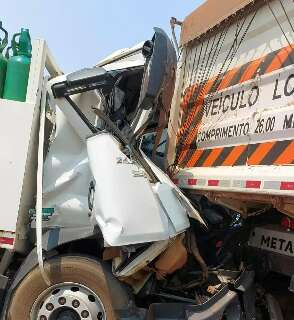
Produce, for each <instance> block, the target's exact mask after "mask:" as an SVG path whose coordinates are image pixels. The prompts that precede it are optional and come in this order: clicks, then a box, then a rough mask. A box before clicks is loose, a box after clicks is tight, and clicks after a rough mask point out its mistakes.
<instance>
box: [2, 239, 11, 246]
mask: <svg viewBox="0 0 294 320" xmlns="http://www.w3.org/2000/svg"><path fill="white" fill-rule="evenodd" d="M3 244H6V245H10V246H12V245H13V244H14V238H8V237H0V246H1V245H3Z"/></svg>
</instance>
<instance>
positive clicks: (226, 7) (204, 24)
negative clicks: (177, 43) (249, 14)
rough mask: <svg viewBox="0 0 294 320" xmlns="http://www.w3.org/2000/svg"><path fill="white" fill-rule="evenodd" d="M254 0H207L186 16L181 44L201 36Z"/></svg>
mask: <svg viewBox="0 0 294 320" xmlns="http://www.w3.org/2000/svg"><path fill="white" fill-rule="evenodd" d="M253 2H255V1H254V0H225V1H220V0H207V1H205V2H204V3H203V4H202V5H201V6H200V7H198V8H197V9H196V10H195V11H193V12H192V13H191V14H190V15H188V16H187V17H186V19H185V20H184V22H183V25H182V33H181V45H185V44H186V43H187V42H189V41H191V40H193V39H195V38H197V37H199V36H200V35H202V34H203V33H205V32H207V31H208V30H210V29H211V28H213V27H215V26H216V25H218V24H219V23H221V22H222V21H223V20H225V19H227V18H228V17H230V16H232V15H233V14H235V13H236V12H238V11H239V10H240V9H242V8H244V7H245V6H247V5H248V4H250V3H253Z"/></svg>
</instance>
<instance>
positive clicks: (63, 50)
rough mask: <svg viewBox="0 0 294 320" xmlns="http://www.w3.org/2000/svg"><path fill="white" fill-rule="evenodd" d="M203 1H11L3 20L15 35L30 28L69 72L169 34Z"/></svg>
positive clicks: (3, 4)
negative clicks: (173, 21)
mask: <svg viewBox="0 0 294 320" xmlns="http://www.w3.org/2000/svg"><path fill="white" fill-rule="evenodd" d="M201 2H202V0H193V1H192V0H184V1H183V0H148V1H142V0H137V1H136V0H124V1H122V0H27V1H24V0H8V1H1V15H0V19H2V21H3V26H4V27H6V28H7V29H8V31H9V33H10V35H12V34H13V33H16V32H17V31H18V30H19V29H20V28H21V27H28V28H29V29H30V32H31V36H32V38H43V39H45V40H46V41H47V42H48V44H49V47H50V48H51V51H52V53H53V55H54V56H55V59H56V61H57V62H58V64H59V65H60V67H61V68H62V69H63V70H64V71H65V72H69V71H73V70H76V69H78V68H82V67H85V66H92V65H94V64H95V63H96V62H98V61H99V60H100V59H101V58H103V57H105V56H106V55H108V54H109V53H111V52H113V51H115V50H117V49H120V48H123V47H129V46H132V45H134V44H136V43H138V42H141V41H143V40H147V39H149V38H151V37H152V27H153V26H157V27H161V28H163V29H164V30H166V31H168V32H169V31H170V27H169V19H170V17H171V16H175V17H177V18H178V19H183V18H184V17H185V16H186V15H187V14H189V13H190V12H191V11H192V10H194V9H195V8H196V7H197V6H198V5H199V4H200V3H201Z"/></svg>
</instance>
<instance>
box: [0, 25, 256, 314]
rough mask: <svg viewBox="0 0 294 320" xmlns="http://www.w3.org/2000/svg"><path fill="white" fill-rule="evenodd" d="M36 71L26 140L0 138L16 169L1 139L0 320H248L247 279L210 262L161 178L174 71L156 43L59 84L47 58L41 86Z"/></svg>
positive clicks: (193, 223) (183, 202)
mask: <svg viewBox="0 0 294 320" xmlns="http://www.w3.org/2000/svg"><path fill="white" fill-rule="evenodd" d="M38 53H40V52H39V51H33V60H32V66H31V75H30V77H32V72H33V70H34V68H32V67H33V66H34V61H35V60H34V59H36V57H38V56H39V55H38ZM45 58H46V55H45V53H44V58H43V60H42V61H41V62H40V64H39V68H38V69H36V70H38V75H39V81H38V82H36V83H35V93H37V95H36V96H35V97H34V103H33V104H32V105H31V111H30V112H31V116H30V117H28V118H23V119H25V121H23V123H26V124H27V128H26V130H25V131H24V129H23V128H22V127H17V128H15V129H14V128H11V132H13V134H11V135H10V137H11V136H14V135H15V136H17V138H16V137H15V140H11V141H15V143H16V141H17V139H20V138H22V139H23V140H24V141H23V142H24V144H23V145H21V146H22V147H23V148H24V149H18V152H19V154H21V157H20V156H18V157H15V153H14V152H15V148H14V145H13V144H12V145H10V146H8V144H7V141H6V139H2V137H1V139H2V140H1V143H2V142H3V145H4V146H6V147H5V148H7V150H9V152H8V153H7V158H4V160H3V161H1V175H2V174H4V172H7V173H8V174H13V173H15V172H16V171H13V170H12V169H11V168H10V167H9V165H8V164H10V162H11V163H13V164H15V165H14V167H17V166H18V165H20V166H21V170H22V171H21V172H19V177H18V180H17V181H18V185H17V187H18V189H17V190H18V191H19V190H22V192H18V194H17V195H16V194H15V197H16V199H17V201H18V202H17V203H15V202H13V204H14V207H9V205H8V204H12V202H11V201H12V199H10V198H7V199H4V200H3V201H4V202H5V204H6V203H7V206H6V209H7V210H6V211H5V212H2V214H1V217H2V220H1V225H2V226H3V227H1V228H0V229H3V232H2V234H1V238H0V240H1V242H2V245H1V248H2V251H1V261H0V287H1V293H2V297H0V298H1V302H2V303H1V305H2V319H10V320H19V319H32V320H35V319H40V320H53V319H56V320H57V319H58V320H66V319H211V320H212V319H220V318H223V317H226V318H227V319H241V318H242V319H244V317H246V319H247V318H248V319H250V315H252V314H253V315H254V308H255V293H254V292H255V290H254V284H253V279H254V272H253V271H252V270H250V269H249V268H247V267H246V266H241V265H237V266H236V265H234V266H232V264H231V262H232V260H230V257H229V258H228V256H227V253H226V252H225V254H224V255H223V256H222V254H220V256H222V259H220V260H218V262H217V263H216V262H212V260H213V259H214V258H215V257H214V255H215V252H216V250H217V249H216V248H215V247H209V243H210V242H209V239H208V235H209V233H208V232H207V225H206V223H205V222H204V220H203V219H202V217H201V216H200V214H199V212H198V210H197V209H196V207H195V206H194V205H197V203H194V204H192V203H191V202H190V200H188V198H187V197H186V196H185V195H184V194H183V193H182V191H181V190H180V189H179V188H178V187H177V186H176V185H175V184H174V183H173V182H172V181H171V179H170V178H169V177H168V175H166V174H165V172H164V171H163V169H164V167H163V163H164V161H161V160H162V159H161V160H160V157H161V156H162V150H161V148H162V145H163V144H164V142H165V141H164V140H165V132H164V129H165V128H166V127H167V124H168V120H169V108H170V104H171V99H172V94H173V88H174V82H175V74H176V64H177V57H176V53H175V49H174V47H173V45H172V44H171V42H170V40H169V38H168V37H167V35H166V34H165V33H164V32H163V31H162V30H160V29H155V34H154V37H153V38H152V40H149V41H146V42H145V43H143V44H142V45H138V46H137V47H135V48H132V49H128V50H122V51H119V52H117V53H115V54H113V55H111V56H110V57H108V58H106V59H105V60H103V61H102V62H101V63H100V64H99V65H98V66H96V67H94V68H88V69H83V70H80V71H77V72H74V73H71V74H68V75H62V74H61V72H59V71H56V70H57V68H56V67H55V68H53V67H52V66H53V62H52V60H50V59H49V63H47V67H48V69H49V71H50V67H51V69H52V68H53V69H54V70H55V71H54V72H51V78H50V79H49V81H48V82H47V78H46V77H45V83H44V82H43V71H44V68H45V60H46V59H45ZM30 79H32V78H30ZM41 92H42V95H41ZM36 97H37V98H36ZM5 103H7V102H3V105H5ZM25 104H26V105H27V106H30V105H29V101H27V102H26V103H25ZM11 105H13V106H12V108H14V107H15V108H16V109H15V111H14V112H15V114H18V112H23V113H21V115H20V117H22V114H23V117H25V116H26V115H27V114H26V113H25V111H24V109H21V107H23V108H25V105H22V106H21V107H20V106H18V103H11ZM1 107H2V105H1ZM18 107H19V109H17V108H18ZM8 109H9V108H7V110H8ZM11 110H12V109H11ZM33 110H35V111H34V112H35V116H34V117H33ZM27 111H28V112H29V110H27ZM39 111H40V112H39ZM0 112H2V111H1V108H0ZM19 123H20V124H21V123H22V121H21V120H20V121H19ZM32 128H34V130H33V129H32ZM6 130H7V132H8V128H7V127H6ZM154 132H155V133H156V134H154ZM4 142H5V143H6V144H4ZM150 146H151V147H150ZM11 150H12V151H11ZM32 159H34V160H32ZM5 166H6V167H5ZM7 168H9V170H10V171H9V170H8V169H7ZM19 169H20V168H19ZM5 170H7V171H5ZM23 177H24V178H23ZM9 188H12V189H13V186H12V185H9ZM9 190H10V189H9ZM14 190H16V188H15V189H14ZM27 193H28V194H27ZM26 194H27V195H26ZM25 195H26V196H25ZM18 204H19V205H18ZM6 214H7V215H8V214H11V216H9V219H7V221H8V220H9V221H10V223H11V227H10V229H9V228H6V227H5V226H6V221H5V219H6V218H5V217H6ZM235 217H236V216H235ZM236 221H237V223H238V219H236ZM232 227H233V224H232ZM198 244H199V245H198ZM203 254H205V258H203ZM212 256H213V257H212ZM218 258H219V257H218ZM228 259H229V260H230V263H229V264H228V263H227V261H228ZM209 260H210V261H209ZM252 319H253V318H252Z"/></svg>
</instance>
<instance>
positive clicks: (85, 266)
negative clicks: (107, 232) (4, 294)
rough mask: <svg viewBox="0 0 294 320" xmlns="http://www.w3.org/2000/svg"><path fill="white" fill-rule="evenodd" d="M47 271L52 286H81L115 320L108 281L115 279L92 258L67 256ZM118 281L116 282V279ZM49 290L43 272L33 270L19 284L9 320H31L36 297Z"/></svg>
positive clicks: (50, 261)
mask: <svg viewBox="0 0 294 320" xmlns="http://www.w3.org/2000/svg"><path fill="white" fill-rule="evenodd" d="M44 266H45V270H46V272H47V274H48V276H49V279H50V281H51V285H54V284H58V283H62V282H74V283H79V284H82V285H84V286H86V287H88V288H89V289H91V290H92V291H93V292H95V293H96V294H97V296H98V297H99V298H100V300H101V301H102V303H103V306H104V309H105V311H106V317H107V320H113V319H116V317H115V312H114V308H113V303H112V302H113V301H112V300H114V299H112V298H111V294H110V292H111V291H113V288H110V287H111V286H112V285H113V283H111V284H110V283H109V281H106V279H109V277H112V275H110V274H109V272H107V271H105V268H103V267H102V266H101V264H100V263H99V262H97V261H95V260H93V259H91V258H87V257H77V256H64V257H58V258H54V259H52V260H49V261H48V262H46V263H45V265H44ZM114 280H116V279H114ZM47 288H48V286H47V284H46V283H45V282H44V280H43V278H42V276H41V273H40V269H39V268H38V267H36V268H35V269H33V270H32V271H31V272H30V273H29V274H28V275H27V276H26V277H25V278H24V280H23V281H22V282H21V283H20V285H19V286H18V287H17V289H16V290H15V293H14V294H13V296H12V299H11V302H10V305H9V309H8V313H7V314H8V319H9V320H21V319H23V320H29V319H30V312H31V308H32V306H33V304H34V302H35V301H36V299H37V297H38V296H39V295H40V294H41V293H42V292H43V291H44V290H46V289H47Z"/></svg>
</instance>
